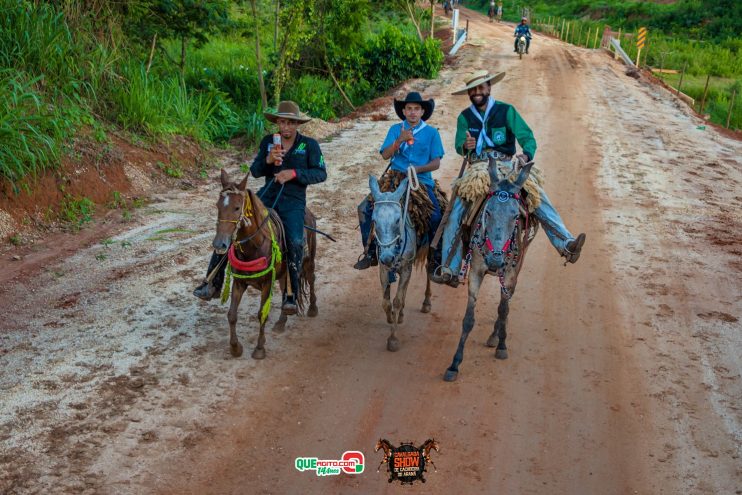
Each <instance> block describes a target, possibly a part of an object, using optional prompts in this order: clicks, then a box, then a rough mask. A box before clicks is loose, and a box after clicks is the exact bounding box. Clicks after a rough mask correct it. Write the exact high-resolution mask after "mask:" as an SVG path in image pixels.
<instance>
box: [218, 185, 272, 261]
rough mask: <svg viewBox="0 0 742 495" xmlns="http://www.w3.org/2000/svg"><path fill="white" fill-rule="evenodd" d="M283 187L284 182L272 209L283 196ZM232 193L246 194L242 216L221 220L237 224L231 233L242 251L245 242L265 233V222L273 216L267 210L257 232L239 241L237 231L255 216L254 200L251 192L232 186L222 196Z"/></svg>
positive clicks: (247, 224)
mask: <svg viewBox="0 0 742 495" xmlns="http://www.w3.org/2000/svg"><path fill="white" fill-rule="evenodd" d="M273 180H274V179H271V181H270V182H269V183H268V187H266V189H265V192H267V191H268V188H269V187H270V186H271V185H272V183H273ZM283 188H284V184H281V189H280V190H279V191H278V194H277V195H276V199H275V201H273V205H272V206H271V209H273V208H275V206H276V204H277V203H278V200H279V198H280V197H281V194H282V193H283ZM265 192H263V194H265ZM230 194H237V195H243V194H244V195H245V200H244V202H243V204H242V212H241V213H240V218H239V219H237V220H222V219H219V222H228V223H234V224H235V226H234V230H233V231H232V234H231V235H230V237H231V238H232V243H233V244H236V245H237V246H238V247H239V248H240V251H242V244H245V243H246V242H251V241H252V240H253V238H255V236H257V235H258V234H259V233H261V232H262V233H263V234H265V231H264V228H265V224H266V223H268V220H270V217H271V216H270V214H269V213H268V212H266V215H265V218H264V219H263V221H262V222H260V225H258V228H257V229H256V230H255V232H253V233H252V234H250V235H249V236H247V237H245V238H244V239H240V240H239V241H238V240H237V233H238V232H239V230H240V228H241V227H242V226H243V225H244V226H245V227H249V226H250V225H252V220H251V218H255V213H254V211H253V205H252V201H251V200H250V194H249V193H248V192H247V191H244V192H239V191H236V190H234V189H232V188H229V189H224V190H222V192H221V196H222V197H226V196H228V195H230ZM258 197H259V198H260V196H258ZM260 199H262V198H260ZM253 246H255V247H256V248H259V247H260V246H259V245H257V244H255V243H254V242H253Z"/></svg>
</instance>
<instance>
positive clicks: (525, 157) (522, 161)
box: [515, 153, 531, 167]
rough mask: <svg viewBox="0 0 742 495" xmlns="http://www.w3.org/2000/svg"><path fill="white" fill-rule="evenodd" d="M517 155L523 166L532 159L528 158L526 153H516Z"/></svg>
mask: <svg viewBox="0 0 742 495" xmlns="http://www.w3.org/2000/svg"><path fill="white" fill-rule="evenodd" d="M515 157H516V158H517V159H518V161H519V162H520V166H521V167H523V166H524V165H525V164H526V163H528V162H530V161H531V159H530V158H528V155H526V154H525V153H521V154H520V155H516V156H515Z"/></svg>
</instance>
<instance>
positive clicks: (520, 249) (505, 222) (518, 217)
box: [443, 163, 538, 382]
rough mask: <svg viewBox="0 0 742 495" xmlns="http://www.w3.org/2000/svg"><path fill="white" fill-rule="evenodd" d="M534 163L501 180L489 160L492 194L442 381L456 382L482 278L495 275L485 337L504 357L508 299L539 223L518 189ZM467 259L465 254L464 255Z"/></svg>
mask: <svg viewBox="0 0 742 495" xmlns="http://www.w3.org/2000/svg"><path fill="white" fill-rule="evenodd" d="M532 166H533V165H532V164H528V165H526V166H524V167H523V168H522V169H521V170H520V173H519V174H518V178H517V179H516V180H515V182H510V181H509V180H507V179H504V180H500V178H499V176H498V172H497V165H496V164H492V163H491V164H490V179H491V180H490V184H494V185H495V186H494V187H492V186H491V187H490V193H489V194H488V198H487V201H486V202H485V204H484V206H483V207H482V211H481V213H480V214H479V216H478V218H477V223H476V227H474V229H473V230H472V233H471V242H470V244H469V246H470V247H471V251H470V252H471V257H470V260H471V268H470V270H469V285H468V286H469V301H468V303H467V305H466V314H465V315H464V321H463V324H462V328H461V338H460V340H459V346H458V348H457V349H456V354H455V355H454V357H453V362H452V363H451V366H450V367H449V368H448V369H447V370H446V373H445V374H444V376H443V379H444V380H446V381H449V382H450V381H454V380H455V379H456V377H457V375H458V373H459V365H460V364H461V361H463V359H464V345H465V344H466V339H467V337H468V336H469V332H471V330H472V328H473V327H474V310H475V308H476V305H477V295H478V294H479V289H480V287H481V285H482V280H483V279H484V276H485V275H486V274H488V273H492V274H497V276H498V278H499V279H500V288H501V291H500V292H501V293H500V305H499V306H498V307H497V321H496V322H495V329H494V331H493V332H492V335H490V337H489V339H487V345H488V346H489V347H495V346H497V350H496V351H495V357H496V358H497V359H507V357H508V351H507V346H506V345H505V339H506V338H507V332H506V330H505V327H506V325H507V318H508V311H509V310H510V307H509V301H510V297H511V296H512V295H513V293H514V292H515V286H516V284H517V282H518V273H519V272H520V269H521V267H522V266H523V260H524V259H525V255H526V249H527V248H528V245H529V244H530V242H531V241H532V240H533V237H534V236H535V232H536V231H535V230H533V231H532V232H531V230H530V229H531V228H533V229H537V228H538V223H537V222H533V224H532V225H529V217H528V212H527V210H526V206H525V205H524V204H522V203H521V201H522V197H521V195H522V192H521V188H522V187H523V184H525V182H526V179H527V178H528V174H529V173H530V172H531V167H532ZM467 258H468V257H467Z"/></svg>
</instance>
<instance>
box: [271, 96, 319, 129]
mask: <svg viewBox="0 0 742 495" xmlns="http://www.w3.org/2000/svg"><path fill="white" fill-rule="evenodd" d="M263 115H265V118H266V119H268V120H269V121H271V122H273V123H274V124H275V123H277V122H278V119H289V120H296V121H297V122H299V123H300V124H306V123H307V122H309V121H310V120H312V118H311V117H309V116H307V115H304V114H303V113H301V112H300V111H299V105H297V104H296V103H294V102H293V101H290V100H287V101H282V102H281V103H279V104H278V108H277V109H276V111H275V112H263Z"/></svg>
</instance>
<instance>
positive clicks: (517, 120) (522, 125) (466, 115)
mask: <svg viewBox="0 0 742 495" xmlns="http://www.w3.org/2000/svg"><path fill="white" fill-rule="evenodd" d="M471 108H472V107H468V108H466V109H465V110H464V111H463V112H461V113H460V114H459V118H458V120H457V121H456V152H457V153H458V154H459V155H464V141H466V132H467V131H469V134H470V135H471V136H472V137H473V138H475V139H476V138H477V137H478V136H479V133H480V132H481V130H482V123H481V121H480V120H479V119H477V118H476V117H474V115H473V112H472V110H471ZM477 111H479V110H478V109H477ZM479 115H480V116H484V112H481V111H479ZM485 124H486V126H485V127H486V132H487V136H488V137H489V138H490V139H491V140H492V141H493V143H494V144H495V146H494V149H495V150H496V151H499V152H501V153H505V154H508V155H515V153H516V149H515V141H516V139H517V141H518V144H520V147H521V148H523V153H525V154H526V155H528V158H529V159H530V160H532V159H533V158H534V156H535V155H536V139H535V138H534V137H533V132H532V131H531V128H530V127H528V124H526V121H525V120H523V117H521V116H520V114H519V113H518V112H517V111H516V110H515V108H514V107H513V106H512V105H509V104H507V103H503V102H499V101H498V102H495V106H494V107H493V108H492V110H491V111H490V114H489V117H488V119H487V122H486V123H485ZM485 147H487V148H490V147H489V146H485Z"/></svg>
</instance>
